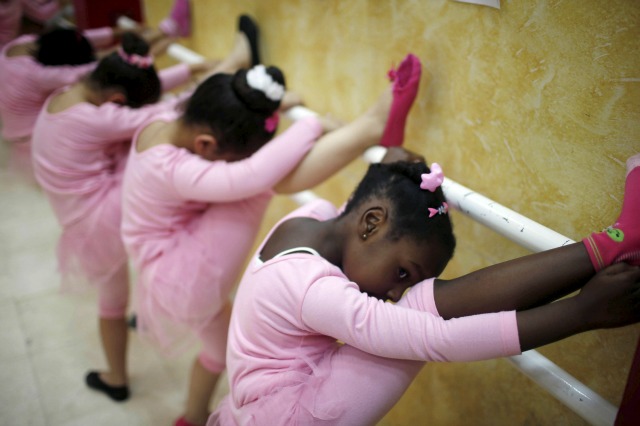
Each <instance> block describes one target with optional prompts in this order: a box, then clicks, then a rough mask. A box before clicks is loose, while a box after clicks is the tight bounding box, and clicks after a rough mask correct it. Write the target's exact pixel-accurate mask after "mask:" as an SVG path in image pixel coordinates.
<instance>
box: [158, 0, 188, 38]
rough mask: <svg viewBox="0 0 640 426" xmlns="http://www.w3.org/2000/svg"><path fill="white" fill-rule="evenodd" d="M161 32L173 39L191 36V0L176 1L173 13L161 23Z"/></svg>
mask: <svg viewBox="0 0 640 426" xmlns="http://www.w3.org/2000/svg"><path fill="white" fill-rule="evenodd" d="M159 28H160V30H161V31H162V32H163V33H165V34H166V35H168V36H171V37H189V36H190V35H191V5H190V4H189V0H176V1H175V3H174V4H173V8H172V9H171V13H170V14H169V16H167V17H166V18H165V19H163V20H162V22H160V25H159Z"/></svg>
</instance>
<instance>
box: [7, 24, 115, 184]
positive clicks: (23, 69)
mask: <svg viewBox="0 0 640 426" xmlns="http://www.w3.org/2000/svg"><path fill="white" fill-rule="evenodd" d="M83 34H84V36H85V37H86V38H87V39H88V40H89V41H90V42H91V44H92V45H93V46H95V47H96V48H100V47H104V46H108V45H109V44H111V43H112V42H113V40H114V38H113V31H112V29H111V28H97V29H94V30H88V31H85V32H84V33H83ZM36 40H37V36H35V35H25V36H21V37H18V38H17V39H15V40H13V41H12V42H10V43H8V44H7V45H6V46H5V47H4V48H3V49H2V53H0V119H1V120H2V138H3V139H5V140H7V141H9V142H13V143H12V146H11V149H12V155H11V165H10V167H11V168H12V169H14V170H15V171H17V172H20V173H22V174H24V175H25V176H31V175H32V173H33V172H32V170H31V133H32V132H33V126H34V125H35V123H36V119H37V118H38V114H39V113H40V110H41V109H42V105H43V104H44V102H45V100H46V99H47V97H49V95H51V94H52V93H53V92H54V91H55V90H57V89H59V88H61V87H64V86H67V85H69V84H72V83H75V82H76V81H78V80H79V79H80V78H81V77H83V76H84V75H86V74H88V73H89V72H91V71H92V70H93V69H94V68H95V66H96V63H95V62H92V63H90V64H85V65H77V66H72V65H68V66H44V65H42V64H40V63H39V62H38V61H37V60H35V59H34V58H33V57H32V56H30V55H21V56H11V57H10V56H8V55H7V52H8V51H9V49H11V48H12V47H13V46H16V45H20V44H25V43H31V42H35V41H36Z"/></svg>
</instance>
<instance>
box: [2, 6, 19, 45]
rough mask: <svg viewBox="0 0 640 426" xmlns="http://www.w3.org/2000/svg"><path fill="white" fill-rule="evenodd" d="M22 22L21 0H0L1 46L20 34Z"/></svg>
mask: <svg viewBox="0 0 640 426" xmlns="http://www.w3.org/2000/svg"><path fill="white" fill-rule="evenodd" d="M21 24H22V4H21V3H20V0H9V1H7V2H0V48H2V47H3V46H4V45H6V44H7V43H9V42H10V41H11V40H13V39H14V38H16V37H17V36H18V33H19V32H20V25H21Z"/></svg>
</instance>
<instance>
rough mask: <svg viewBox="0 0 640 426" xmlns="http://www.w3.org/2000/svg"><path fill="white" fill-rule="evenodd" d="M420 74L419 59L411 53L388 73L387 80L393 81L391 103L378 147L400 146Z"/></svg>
mask: <svg viewBox="0 0 640 426" xmlns="http://www.w3.org/2000/svg"><path fill="white" fill-rule="evenodd" d="M421 74H422V64H421V63H420V59H418V57H416V56H415V55H413V54H411V53H410V54H408V55H407V56H406V58H404V60H403V61H402V62H401V63H400V65H399V66H398V68H397V69H395V70H394V69H391V70H390V71H389V78H390V79H391V81H393V103H392V104H391V112H390V113H389V118H388V119H387V125H386V127H385V129H384V134H383V135H382V140H381V141H380V145H382V146H386V147H390V146H400V145H402V142H403V141H404V127H405V123H406V121H407V116H408V115H409V110H410V109H411V106H412V105H413V101H414V100H415V99H416V95H417V94H418V88H419V86H420V76H421Z"/></svg>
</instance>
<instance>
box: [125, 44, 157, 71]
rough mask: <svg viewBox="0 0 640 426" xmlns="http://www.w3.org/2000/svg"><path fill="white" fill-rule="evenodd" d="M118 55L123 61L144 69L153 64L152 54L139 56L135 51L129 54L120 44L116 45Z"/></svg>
mask: <svg viewBox="0 0 640 426" xmlns="http://www.w3.org/2000/svg"><path fill="white" fill-rule="evenodd" d="M118 55H119V56H120V58H122V60H123V61H125V62H126V63H128V64H129V65H133V66H134V67H138V68H144V69H146V68H149V67H150V66H151V65H153V56H152V55H147V56H140V55H137V54H135V53H132V54H131V55H129V54H128V53H127V52H125V51H124V49H123V48H122V46H120V47H118Z"/></svg>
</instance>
